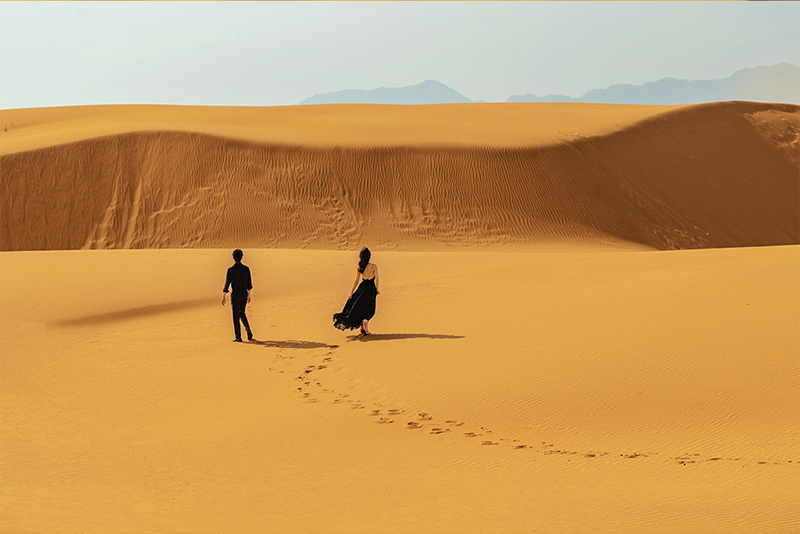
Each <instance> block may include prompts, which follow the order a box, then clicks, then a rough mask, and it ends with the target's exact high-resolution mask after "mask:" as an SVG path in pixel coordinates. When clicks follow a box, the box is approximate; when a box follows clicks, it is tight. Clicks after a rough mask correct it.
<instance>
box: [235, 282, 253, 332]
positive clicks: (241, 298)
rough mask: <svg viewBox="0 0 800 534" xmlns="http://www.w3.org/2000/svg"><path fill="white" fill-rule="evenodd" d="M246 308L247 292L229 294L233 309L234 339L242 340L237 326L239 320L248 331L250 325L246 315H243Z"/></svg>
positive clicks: (240, 329) (239, 328)
mask: <svg viewBox="0 0 800 534" xmlns="http://www.w3.org/2000/svg"><path fill="white" fill-rule="evenodd" d="M245 306H247V291H242V292H237V291H234V292H233V293H231V308H232V309H233V331H234V333H235V334H236V339H242V328H241V326H239V320H240V319H241V321H242V323H244V328H245V330H247V331H248V332H249V331H250V323H248V322H247V315H245V313H244V308H245Z"/></svg>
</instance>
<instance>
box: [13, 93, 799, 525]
mask: <svg viewBox="0 0 800 534" xmlns="http://www.w3.org/2000/svg"><path fill="white" fill-rule="evenodd" d="M0 127H1V129H0V132H2V133H0V153H1V155H0V165H1V167H0V170H1V171H2V189H1V190H0V202H2V204H0V208H2V211H1V212H0V216H1V217H2V218H1V219H0V222H1V223H2V226H0V239H2V242H1V244H2V249H3V250H4V252H2V253H0V532H2V533H14V534H16V533H29V532H31V533H33V532H47V533H74V532H96V533H111V532H113V533H142V532H159V533H162V532H163V533H178V532H192V533H212V532H235V533H264V532H269V533H272V532H275V533H278V532H292V533H327V532H347V533H358V532H363V533H417V532H419V533H422V532H425V533H428V532H443V533H447V532H452V533H486V532H502V533H530V532H537V533H592V534H594V533H642V532H647V533H670V534H671V533H675V532H686V533H704V534H705V533H730V532H759V533H779V532H780V533H796V532H799V531H800V494H798V487H800V466H798V463H800V454H798V443H800V245H798V243H799V242H800V236H799V235H798V232H800V215H798V213H799V212H800V198H799V195H798V189H799V187H800V148H799V147H798V131H800V113H799V112H798V108H797V107H796V106H788V105H781V104H751V103H726V104H713V105H698V106H679V107H638V106H603V105H560V104H555V105H554V104H546V105H539V104H524V105H472V104H470V105H445V106H421V107H394V106H318V107H316V106H315V107H297V108H265V109H261V108H247V109H244V108H189V107H158V106H143V107H139V106H120V107H88V108H55V109H38V110H15V111H3V112H1V113H0ZM364 245H367V246H370V248H371V249H372V250H373V259H374V261H375V262H376V263H377V264H378V265H379V268H380V275H381V284H380V290H381V295H380V296H379V297H378V306H377V315H376V317H375V318H374V319H373V321H371V323H370V326H371V329H372V330H373V332H374V334H373V335H372V336H367V337H362V336H357V335H356V334H355V333H343V332H340V331H338V330H335V329H334V328H333V327H332V323H331V315H332V313H333V312H335V311H339V310H340V309H341V307H342V305H343V304H344V299H345V297H346V295H347V291H348V290H349V288H350V285H351V284H352V280H353V276H354V272H355V263H356V261H357V252H358V250H359V249H360V247H361V246H364ZM237 246H238V247H242V248H244V250H245V257H244V263H245V264H247V265H249V266H250V268H251V269H252V272H253V278H254V280H253V281H254V290H253V301H252V303H251V304H250V305H249V307H248V316H249V317H250V321H251V323H252V325H253V328H254V332H255V335H256V339H255V340H254V342H252V343H245V344H241V345H238V344H233V343H231V342H230V339H231V335H232V328H231V324H230V308H229V307H228V306H226V307H222V306H221V305H220V300H219V299H220V290H221V289H222V285H223V282H224V273H225V269H226V268H227V267H228V266H229V265H230V264H231V263H232V261H231V259H230V252H231V250H232V249H233V248H234V247H237ZM715 247H716V248H715ZM81 248H87V249H95V248H102V249H106V250H65V249H81ZM107 249H141V250H107ZM654 249H662V250H654ZM668 249H693V250H668Z"/></svg>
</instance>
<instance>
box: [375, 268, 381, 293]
mask: <svg viewBox="0 0 800 534" xmlns="http://www.w3.org/2000/svg"><path fill="white" fill-rule="evenodd" d="M379 282H380V279H379V278H378V266H377V265H376V266H375V289H377V290H378V295H380V294H381V288H380V287H379V285H378V284H379Z"/></svg>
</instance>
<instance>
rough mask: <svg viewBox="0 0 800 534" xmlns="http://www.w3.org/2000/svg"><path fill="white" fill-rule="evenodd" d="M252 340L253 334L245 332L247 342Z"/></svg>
mask: <svg viewBox="0 0 800 534" xmlns="http://www.w3.org/2000/svg"><path fill="white" fill-rule="evenodd" d="M252 340H253V332H252V331H250V330H248V331H247V341H252Z"/></svg>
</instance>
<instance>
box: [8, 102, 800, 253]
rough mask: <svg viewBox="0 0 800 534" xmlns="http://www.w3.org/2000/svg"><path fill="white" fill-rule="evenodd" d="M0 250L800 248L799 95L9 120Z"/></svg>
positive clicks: (150, 109) (35, 113) (13, 116)
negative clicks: (772, 100)
mask: <svg viewBox="0 0 800 534" xmlns="http://www.w3.org/2000/svg"><path fill="white" fill-rule="evenodd" d="M0 122H2V129H3V132H2V133H1V134H0V148H1V149H2V154H3V155H2V156H0V165H2V183H0V186H1V187H2V189H0V202H2V205H0V208H2V209H1V210H0V236H2V242H0V249H2V250H32V249H33V250H41V249H78V248H163V247H173V248H175V247H231V246H234V245H237V246H243V247H285V248H297V247H310V248H348V249H351V248H355V247H357V246H359V245H360V244H362V243H365V242H368V243H371V244H372V245H373V246H375V247H378V248H380V249H383V250H387V249H395V250H444V249H448V248H453V247H455V248H461V249H464V248H474V247H476V246H493V247H498V246H506V245H514V246H517V247H519V246H523V245H533V246H535V245H539V244H542V243H552V242H561V243H565V242H570V241H578V242H582V243H595V244H600V245H619V244H621V243H634V244H638V245H640V246H645V247H653V248H658V249H671V248H704V247H729V246H747V245H774V244H794V243H798V242H800V215H799V214H798V213H799V211H800V210H798V204H800V181H799V180H798V166H799V165H800V160H798V158H799V157H800V156H798V131H800V112H798V107H797V106H791V105H781V104H753V103H722V104H709V105H693V106H674V107H659V106H612V105H595V104H586V105H583V104H581V105H573V104H569V105H568V104H496V105H487V104H479V105H475V104H469V105H444V106H356V105H352V106H351V105H347V106H308V107H304V106H301V107H285V108H192V107H164V106H162V107H159V106H118V107H113V106H109V107H85V108H80V107H79V108H54V109H34V110H12V111H4V112H2V121H0Z"/></svg>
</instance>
